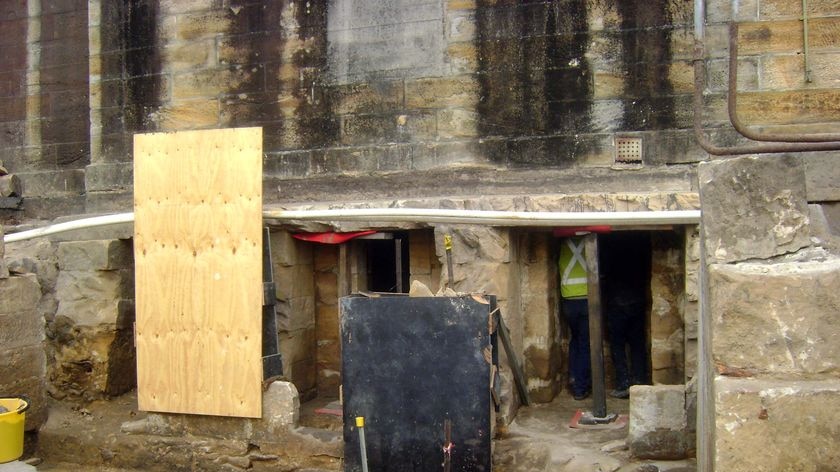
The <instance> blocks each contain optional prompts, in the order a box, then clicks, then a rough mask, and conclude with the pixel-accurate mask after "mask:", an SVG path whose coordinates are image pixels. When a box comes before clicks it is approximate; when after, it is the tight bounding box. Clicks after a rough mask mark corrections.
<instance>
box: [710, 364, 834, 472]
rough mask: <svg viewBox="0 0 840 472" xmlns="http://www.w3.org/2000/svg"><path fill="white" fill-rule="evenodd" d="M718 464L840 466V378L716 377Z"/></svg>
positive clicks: (734, 470) (733, 471)
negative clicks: (838, 443) (818, 379)
mask: <svg viewBox="0 0 840 472" xmlns="http://www.w3.org/2000/svg"><path fill="white" fill-rule="evenodd" d="M715 394H716V397H717V398H716V400H715V448H714V449H715V459H714V464H715V470H720V471H726V472H776V471H786V470H789V471H802V472H806V471H807V472H818V471H828V470H840V449H838V448H837V438H838V437H840V381H839V380H837V379H832V380H824V381H801V382H800V381H787V380H785V381H781V380H780V381H774V380H756V379H735V378H728V377H718V378H716V379H715Z"/></svg>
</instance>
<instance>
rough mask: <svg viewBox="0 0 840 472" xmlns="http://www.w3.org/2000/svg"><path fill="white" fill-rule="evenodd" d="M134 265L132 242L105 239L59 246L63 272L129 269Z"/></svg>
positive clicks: (71, 242)
mask: <svg viewBox="0 0 840 472" xmlns="http://www.w3.org/2000/svg"><path fill="white" fill-rule="evenodd" d="M133 264H134V255H133V253H132V245H131V241H129V240H124V239H105V240H94V241H67V242H63V243H59V244H58V266H59V267H60V268H61V270H73V271H94V270H114V269H128V268H130V267H132V266H133Z"/></svg>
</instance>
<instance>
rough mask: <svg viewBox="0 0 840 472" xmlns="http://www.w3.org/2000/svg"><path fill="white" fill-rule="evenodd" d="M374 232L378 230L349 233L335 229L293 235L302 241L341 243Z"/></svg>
mask: <svg viewBox="0 0 840 472" xmlns="http://www.w3.org/2000/svg"><path fill="white" fill-rule="evenodd" d="M374 233H376V231H373V230H368V231H350V232H347V233H336V232H334V231H327V232H324V233H295V234H293V235H292V237H293V238H295V239H300V240H301V241H309V242H313V243H321V244H341V243H343V242H346V241H349V240H351V239H353V238H358V237H359V236H367V235H368V234H374Z"/></svg>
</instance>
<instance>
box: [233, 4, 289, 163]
mask: <svg viewBox="0 0 840 472" xmlns="http://www.w3.org/2000/svg"><path fill="white" fill-rule="evenodd" d="M285 4H286V2H261V3H257V4H253V3H252V2H249V1H247V0H240V1H234V2H232V3H231V6H230V11H231V12H236V13H233V14H232V16H231V17H230V18H231V21H230V26H229V29H228V35H229V37H230V44H231V46H232V47H233V48H235V49H236V50H237V53H238V56H239V57H240V58H241V59H239V60H237V62H238V65H231V66H230V67H231V68H232V69H234V68H236V67H242V68H244V69H246V70H251V71H252V72H251V73H249V74H248V75H246V76H245V79H244V81H243V82H241V83H239V84H236V90H228V91H225V92H223V93H226V94H227V96H226V97H225V98H224V100H223V102H222V114H223V116H225V115H226V116H227V120H226V124H227V125H229V126H253V125H261V126H263V128H264V130H263V147H264V148H265V147H266V146H265V143H266V142H269V141H270V140H271V137H272V135H282V134H283V130H284V125H285V123H284V121H283V116H282V112H281V110H280V107H279V105H278V103H277V91H278V90H280V87H281V84H280V77H279V73H278V71H279V69H280V67H281V66H282V65H283V59H282V58H283V49H284V47H285V44H286V37H285V34H284V32H283V31H282V29H281V25H282V19H283V9H284V8H286V5H285Z"/></svg>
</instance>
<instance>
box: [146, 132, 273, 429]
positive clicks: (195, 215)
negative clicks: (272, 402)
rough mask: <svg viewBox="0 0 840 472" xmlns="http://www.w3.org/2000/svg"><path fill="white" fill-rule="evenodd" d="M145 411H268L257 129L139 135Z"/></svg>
mask: <svg viewBox="0 0 840 472" xmlns="http://www.w3.org/2000/svg"><path fill="white" fill-rule="evenodd" d="M134 212H135V223H134V255H135V270H136V304H137V305H136V306H137V324H136V330H137V331H136V343H137V384H138V388H137V389H138V403H139V408H140V409H141V410H147V411H164V412H173V413H195V414H206V415H223V416H239V417H252V418H256V417H260V416H261V415H262V390H261V382H262V363H261V347H262V346H261V344H262V343H261V318H262V302H263V293H262V130H261V129H260V128H242V129H228V130H209V131H187V132H179V133H153V134H144V135H136V136H135V137H134Z"/></svg>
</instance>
